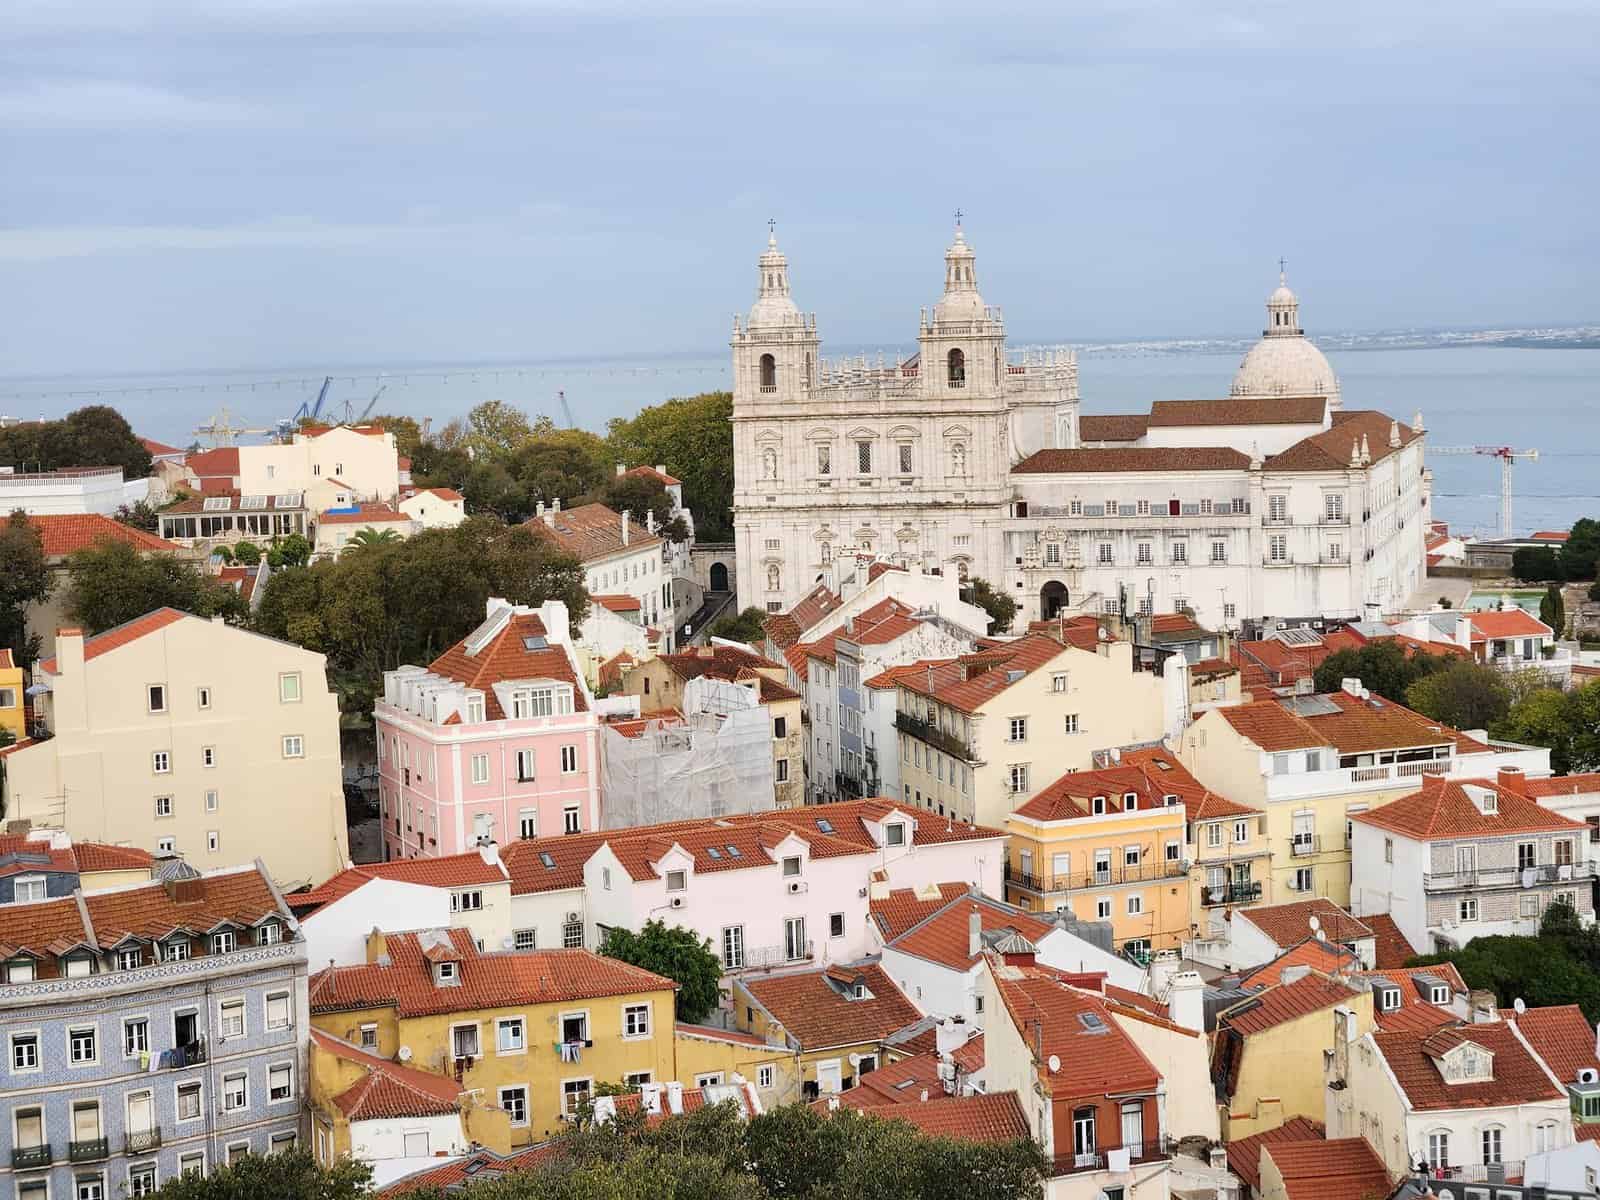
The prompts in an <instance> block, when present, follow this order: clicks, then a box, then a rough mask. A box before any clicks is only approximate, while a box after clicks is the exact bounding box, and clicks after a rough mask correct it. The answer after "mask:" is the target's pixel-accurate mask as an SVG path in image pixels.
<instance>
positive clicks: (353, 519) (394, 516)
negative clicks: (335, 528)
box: [317, 503, 411, 525]
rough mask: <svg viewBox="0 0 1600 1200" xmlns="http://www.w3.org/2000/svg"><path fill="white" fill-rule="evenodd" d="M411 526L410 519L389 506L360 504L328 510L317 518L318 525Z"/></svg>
mask: <svg viewBox="0 0 1600 1200" xmlns="http://www.w3.org/2000/svg"><path fill="white" fill-rule="evenodd" d="M400 522H403V523H405V524H407V525H409V524H411V518H410V517H409V516H407V515H406V514H405V513H403V512H401V511H400V510H399V509H397V508H395V507H394V506H393V505H391V504H380V503H361V504H357V505H354V506H353V508H352V509H343V508H330V509H328V510H327V511H326V512H323V513H320V514H318V516H317V524H319V525H393V524H396V523H400Z"/></svg>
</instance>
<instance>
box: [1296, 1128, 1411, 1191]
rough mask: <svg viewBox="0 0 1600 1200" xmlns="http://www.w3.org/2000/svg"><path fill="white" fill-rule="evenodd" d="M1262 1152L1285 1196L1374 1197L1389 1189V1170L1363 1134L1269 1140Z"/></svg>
mask: <svg viewBox="0 0 1600 1200" xmlns="http://www.w3.org/2000/svg"><path fill="white" fill-rule="evenodd" d="M1266 1154H1267V1156H1268V1157H1269V1158H1271V1159H1272V1164H1273V1166H1275V1167H1277V1168H1278V1174H1279V1175H1281V1176H1282V1177H1283V1188H1284V1191H1285V1193H1287V1195H1288V1197H1289V1200H1377V1198H1379V1197H1383V1196H1387V1195H1388V1194H1389V1192H1390V1190H1391V1188H1390V1185H1389V1172H1388V1171H1387V1170H1386V1169H1385V1168H1384V1165H1383V1160H1382V1159H1381V1158H1379V1157H1378V1155H1377V1152H1376V1151H1374V1150H1373V1148H1372V1147H1371V1146H1369V1145H1367V1141H1366V1139H1365V1138H1358V1137H1353V1138H1334V1139H1331V1140H1324V1139H1320V1138H1319V1139H1317V1140H1315V1141H1306V1142H1277V1143H1269V1144H1268V1145H1267V1146H1266Z"/></svg>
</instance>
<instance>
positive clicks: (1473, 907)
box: [1456, 896, 1478, 921]
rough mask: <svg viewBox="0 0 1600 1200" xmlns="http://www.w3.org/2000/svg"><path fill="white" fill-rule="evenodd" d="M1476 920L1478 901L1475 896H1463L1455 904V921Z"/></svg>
mask: <svg viewBox="0 0 1600 1200" xmlns="http://www.w3.org/2000/svg"><path fill="white" fill-rule="evenodd" d="M1477 919H1478V901H1477V898H1476V897H1475V896H1463V897H1461V899H1460V900H1459V901H1458V902H1457V904H1456V920H1458V921H1476V920H1477Z"/></svg>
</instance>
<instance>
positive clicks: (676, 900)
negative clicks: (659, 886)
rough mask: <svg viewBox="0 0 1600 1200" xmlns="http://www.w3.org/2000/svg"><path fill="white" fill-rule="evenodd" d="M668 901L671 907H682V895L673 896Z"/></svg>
mask: <svg viewBox="0 0 1600 1200" xmlns="http://www.w3.org/2000/svg"><path fill="white" fill-rule="evenodd" d="M669 903H671V905H672V907H673V908H682V907H683V897H682V896H674V897H673V898H672V899H671V901H670V902H669Z"/></svg>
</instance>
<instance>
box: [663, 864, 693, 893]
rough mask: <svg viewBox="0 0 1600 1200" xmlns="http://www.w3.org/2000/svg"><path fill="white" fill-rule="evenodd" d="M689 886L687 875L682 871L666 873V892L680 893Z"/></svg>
mask: <svg viewBox="0 0 1600 1200" xmlns="http://www.w3.org/2000/svg"><path fill="white" fill-rule="evenodd" d="M688 886H689V874H688V872H687V871H684V870H681V869H680V870H676V871H668V872H667V891H669V892H681V891H683V890H684V889H685V888H687V887H688Z"/></svg>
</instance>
